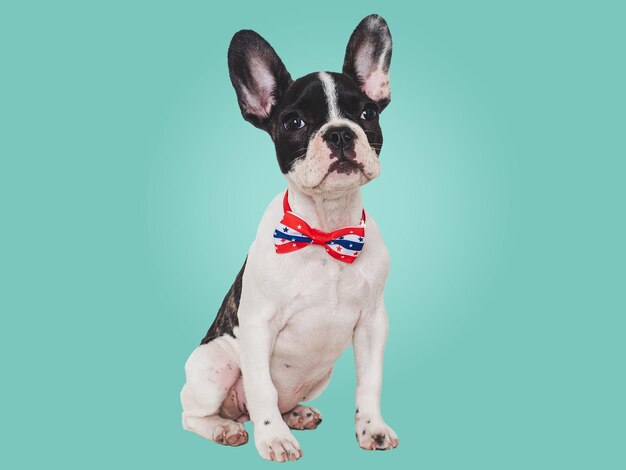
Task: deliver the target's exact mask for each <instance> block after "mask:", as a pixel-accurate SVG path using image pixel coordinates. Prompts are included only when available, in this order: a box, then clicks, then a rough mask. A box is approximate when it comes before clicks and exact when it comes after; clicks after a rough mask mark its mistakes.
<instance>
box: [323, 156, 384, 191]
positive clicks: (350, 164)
mask: <svg viewBox="0 0 626 470" xmlns="http://www.w3.org/2000/svg"><path fill="white" fill-rule="evenodd" d="M331 173H340V174H345V175H349V174H351V173H361V174H362V175H363V176H364V177H365V179H366V182H369V181H371V180H372V177H371V176H368V174H367V173H366V172H365V168H364V166H363V164H362V163H361V162H357V161H355V160H350V159H348V158H341V159H339V160H337V161H334V162H332V163H331V164H330V166H329V167H328V171H327V172H326V174H325V175H324V177H323V178H322V179H321V180H320V182H319V183H317V184H316V185H315V186H313V187H312V188H311V189H319V187H320V186H321V185H322V184H323V183H324V181H326V178H328V175H330V174H331Z"/></svg>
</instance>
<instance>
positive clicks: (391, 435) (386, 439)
mask: <svg viewBox="0 0 626 470" xmlns="http://www.w3.org/2000/svg"><path fill="white" fill-rule="evenodd" d="M355 427H356V440H357V442H358V443H359V446H360V447H361V449H365V450H390V449H395V448H396V447H397V446H398V444H399V443H400V442H399V441H398V436H396V433H395V432H393V429H391V428H390V427H389V426H387V425H386V424H385V423H384V422H383V421H382V420H375V419H373V418H367V417H360V418H357V421H356V426H355Z"/></svg>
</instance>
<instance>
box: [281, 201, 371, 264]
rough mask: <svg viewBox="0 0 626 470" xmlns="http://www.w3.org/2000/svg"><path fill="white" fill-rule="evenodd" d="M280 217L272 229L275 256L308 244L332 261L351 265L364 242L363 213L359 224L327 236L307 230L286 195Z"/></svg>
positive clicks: (310, 229) (316, 230)
mask: <svg viewBox="0 0 626 470" xmlns="http://www.w3.org/2000/svg"><path fill="white" fill-rule="evenodd" d="M283 211H284V215H283V218H282V220H281V221H280V223H279V224H278V227H277V228H276V230H274V244H275V246H276V253H279V254H283V253H290V252H292V251H296V250H299V249H302V248H304V247H305V246H308V245H322V246H324V247H325V248H326V252H327V253H328V254H329V255H330V256H332V257H333V258H335V259H337V260H339V261H343V262H344V263H353V262H354V260H355V259H356V258H357V256H358V255H359V254H360V253H361V250H362V249H363V245H364V243H365V211H363V214H362V217H361V224H360V225H356V226H349V227H343V228H340V229H339V230H334V231H332V232H330V233H327V232H322V231H321V230H318V229H316V228H313V227H311V226H310V225H309V224H308V223H307V222H306V221H305V220H304V219H303V218H302V217H300V216H298V215H296V214H294V213H293V212H292V211H291V207H289V201H288V192H287V191H285V197H284V199H283Z"/></svg>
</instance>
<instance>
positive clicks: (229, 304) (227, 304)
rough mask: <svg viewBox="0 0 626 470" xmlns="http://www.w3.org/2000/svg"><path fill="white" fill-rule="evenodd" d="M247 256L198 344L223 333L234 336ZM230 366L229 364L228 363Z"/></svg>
mask: <svg viewBox="0 0 626 470" xmlns="http://www.w3.org/2000/svg"><path fill="white" fill-rule="evenodd" d="M247 261H248V257H246V259H245V260H244V262H243V266H242V267H241V269H240V270H239V273H238V274H237V276H236V277H235V282H233V285H232V286H231V287H230V289H229V291H228V292H227V293H226V296H225V297H224V300H223V301H222V305H221V307H220V309H219V310H218V312H217V316H216V317H215V320H213V324H212V325H211V327H210V328H209V331H207V333H206V335H204V338H202V341H201V342H200V344H206V343H208V342H209V341H211V340H213V339H215V338H218V337H220V336H224V335H230V336H233V337H234V334H233V330H234V329H235V327H236V326H239V318H238V317H237V312H238V310H239V299H240V298H241V284H242V279H243V271H244V269H245V268H246V262H247ZM229 368H230V365H229Z"/></svg>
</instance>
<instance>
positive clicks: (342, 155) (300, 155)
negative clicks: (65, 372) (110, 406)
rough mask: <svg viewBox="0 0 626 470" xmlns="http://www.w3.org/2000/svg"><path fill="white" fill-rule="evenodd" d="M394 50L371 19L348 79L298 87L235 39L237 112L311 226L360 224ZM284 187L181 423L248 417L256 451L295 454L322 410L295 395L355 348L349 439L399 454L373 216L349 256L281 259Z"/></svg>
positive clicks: (247, 41)
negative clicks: (387, 392)
mask: <svg viewBox="0 0 626 470" xmlns="http://www.w3.org/2000/svg"><path fill="white" fill-rule="evenodd" d="M391 47H392V43H391V35H390V33H389V29H388V27H387V23H386V22H385V20H384V19H383V18H381V17H380V16H378V15H370V16H368V17H366V18H364V19H363V20H362V21H361V22H360V23H359V25H358V26H357V28H356V29H355V31H354V32H353V34H352V36H351V38H350V41H349V43H348V47H347V50H346V55H345V61H344V65H343V73H331V72H320V73H312V74H309V75H306V76H304V77H302V78H299V79H297V80H295V81H294V80H292V78H291V76H290V75H289V73H288V72H287V69H286V68H285V66H284V65H283V63H282V61H281V60H280V58H279V57H278V55H277V54H276V52H275V51H274V49H273V48H272V47H271V46H270V45H269V44H268V43H267V42H266V41H265V40H264V39H263V38H262V37H261V36H259V35H258V34H257V33H255V32H254V31H249V30H246V31H240V32H238V33H237V34H235V36H234V37H233V39H232V42H231V45H230V48H229V51H228V65H229V69H230V77H231V81H232V83H233V86H234V87H235V91H236V93H237V99H238V102H239V106H240V108H241V112H242V114H243V117H244V118H245V119H246V120H248V121H249V122H251V123H252V124H254V125H255V126H256V127H259V128H261V129H263V130H265V131H267V132H268V133H269V134H270V136H271V138H272V140H273V142H274V144H275V146H276V156H277V158H278V165H279V167H280V170H281V171H282V173H283V174H284V175H285V177H286V180H287V186H288V188H289V202H290V205H291V208H292V210H293V211H294V212H295V213H297V214H298V215H300V216H301V217H303V218H304V219H305V220H307V221H308V222H309V223H310V224H311V226H313V227H315V228H318V229H320V230H323V231H327V232H329V231H332V230H335V229H338V228H340V227H344V226H347V225H358V224H359V221H360V217H361V209H362V202H361V195H360V186H361V185H363V184H365V183H367V182H369V181H370V180H372V179H373V178H375V177H377V176H378V175H379V173H380V162H379V159H378V157H379V154H380V150H381V146H382V142H383V138H382V132H381V129H380V126H379V122H378V116H379V113H380V112H381V111H382V110H383V109H384V108H385V107H386V106H387V104H389V101H390V88H389V64H390V61H391ZM283 194H284V192H283V191H281V192H280V193H279V194H278V195H277V196H276V197H275V198H274V199H273V200H272V202H271V203H270V205H269V207H268V208H267V210H266V212H265V214H264V215H263V219H262V220H261V223H260V226H259V228H258V232H257V235H256V239H255V240H254V242H253V243H252V246H251V247H250V250H249V252H248V256H247V258H246V261H245V262H244V266H243V267H242V268H241V271H240V272H239V274H238V275H237V278H236V279H235V282H234V284H233V286H232V287H231V289H230V290H229V292H228V293H227V295H226V297H225V298H224V301H223V303H222V306H221V308H220V310H219V312H218V314H217V318H216V319H215V321H214V323H213V325H212V326H211V328H210V329H209V331H208V332H207V334H206V336H205V337H204V339H203V340H202V343H201V344H200V346H199V347H198V348H196V349H195V350H194V351H193V353H192V354H191V356H190V357H189V359H188V360H187V363H186V366H185V371H186V378H187V381H186V383H185V385H184V387H183V389H182V391H181V401H182V405H183V427H184V428H185V429H187V430H190V431H194V432H196V433H197V434H199V435H201V436H203V437H205V438H207V439H210V440H212V441H215V442H218V443H221V444H225V445H232V446H238V445H241V444H245V443H246V442H247V440H248V435H247V433H246V431H245V429H244V426H243V424H242V423H243V422H244V421H247V420H248V419H250V420H251V421H252V422H253V423H254V441H255V445H256V448H257V450H258V452H259V453H260V455H261V456H262V457H263V458H265V459H268V460H275V461H279V462H281V461H286V460H296V459H298V458H299V457H301V456H302V451H301V450H300V446H299V444H298V442H297V441H296V439H295V437H294V436H293V434H292V432H291V430H290V428H291V429H313V428H315V427H317V425H318V424H319V423H320V422H321V415H320V413H319V411H317V410H316V409H315V408H311V407H309V406H306V405H302V404H300V403H301V402H304V401H309V400H312V399H314V398H315V397H316V396H318V395H319V394H320V393H321V392H322V391H323V390H324V388H325V387H326V385H327V384H328V382H329V380H330V377H331V373H332V370H333V364H334V362H335V361H336V360H337V358H338V357H339V356H340V355H341V353H342V352H343V351H344V350H345V349H346V348H347V347H348V346H349V345H350V344H351V343H352V344H353V347H354V357H355V362H356V370H357V387H356V405H357V411H356V418H355V422H356V438H357V441H358V443H359V445H360V446H361V447H362V448H364V449H368V450H375V449H380V450H383V449H391V448H394V447H396V446H397V445H398V438H397V436H396V434H395V433H394V431H393V430H392V429H391V428H390V427H389V426H387V424H385V422H384V421H383V418H382V414H381V411H380V394H381V384H382V372H383V352H384V347H385V341H386V337H387V312H386V310H385V304H384V301H383V290H384V286H385V281H386V278H387V274H388V271H389V258H388V254H387V250H386V248H385V245H384V243H383V240H382V238H381V235H380V233H379V231H378V228H377V226H376V222H375V221H374V220H373V218H372V216H371V214H369V213H368V218H367V228H366V243H365V246H364V248H363V251H362V253H361V255H360V256H359V258H358V259H357V260H356V261H355V262H354V263H353V264H345V263H342V262H341V261H338V260H336V259H334V258H332V257H330V256H329V255H328V254H327V253H326V251H325V250H323V249H321V247H318V246H311V247H306V248H304V249H301V250H298V251H296V252H292V253H287V254H276V253H275V250H274V242H273V231H274V228H275V227H276V225H277V223H278V222H279V221H280V220H281V218H282V215H283V207H282V198H283Z"/></svg>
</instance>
